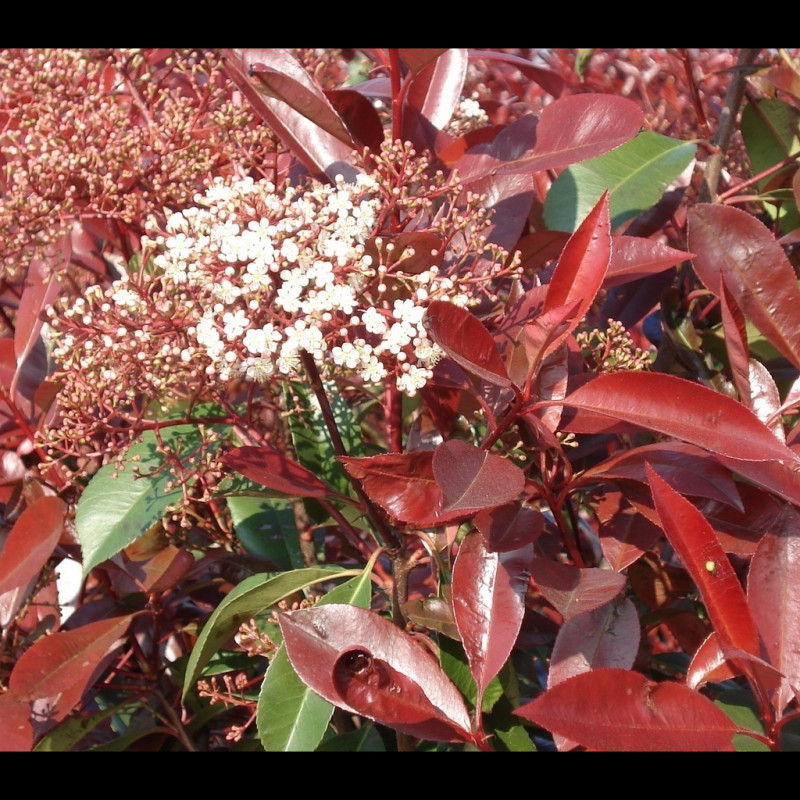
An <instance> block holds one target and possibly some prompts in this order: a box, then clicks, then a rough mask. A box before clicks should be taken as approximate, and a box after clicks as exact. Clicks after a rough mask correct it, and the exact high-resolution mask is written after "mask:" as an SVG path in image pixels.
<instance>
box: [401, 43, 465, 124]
mask: <svg viewBox="0 0 800 800" xmlns="http://www.w3.org/2000/svg"><path fill="white" fill-rule="evenodd" d="M406 54H407V51H401V57H403V58H404V59H405V55H406ZM467 61H468V59H467V50H466V49H464V48H460V47H452V48H449V49H448V50H445V51H444V52H442V53H441V54H439V55H438V56H437V57H436V58H435V59H434V60H433V61H430V62H428V63H426V64H425V65H424V66H422V67H421V68H419V69H418V70H415V73H414V75H413V77H412V78H411V81H410V83H409V86H408V90H407V93H406V99H407V101H408V103H409V104H410V105H411V106H413V107H414V108H416V109H417V110H418V111H419V112H420V114H421V115H422V116H423V117H425V119H427V120H428V121H429V122H430V123H431V124H432V125H433V126H434V127H435V128H438V129H439V130H443V129H444V128H445V127H446V126H447V123H448V122H450V120H451V118H452V116H453V111H454V110H455V108H456V106H457V105H458V102H459V100H460V99H461V91H462V89H463V88H464V79H465V78H466V76H467Z"/></svg>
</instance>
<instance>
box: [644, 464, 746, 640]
mask: <svg viewBox="0 0 800 800" xmlns="http://www.w3.org/2000/svg"><path fill="white" fill-rule="evenodd" d="M647 475H648V481H649V482H650V488H651V491H652V493H653V502H654V503H655V507H656V511H657V512H658V516H659V519H660V521H661V527H662V528H663V529H664V533H665V534H666V537H667V539H668V540H669V542H670V544H671V545H672V547H673V548H674V549H675V552H676V553H677V554H678V556H679V557H680V559H681V561H682V562H683V565H684V566H685V567H686V570H687V571H688V573H689V575H690V576H691V578H692V580H693V581H694V583H695V585H696V586H697V588H698V590H699V591H700V595H701V596H702V598H703V602H704V603H705V606H706V610H707V611H708V616H709V619H710V620H711V624H712V625H713V626H714V630H715V631H716V633H717V636H718V638H719V641H720V645H721V646H722V648H723V650H725V649H726V648H728V649H737V650H742V651H744V652H747V653H751V654H753V655H755V656H758V655H759V652H760V650H759V640H758V633H757V631H756V626H755V623H754V622H753V618H752V616H751V614H750V608H749V606H748V604H747V598H746V597H745V593H744V589H742V585H741V584H740V583H739V579H738V577H737V576H736V573H735V572H734V571H733V567H732V566H731V562H730V561H729V560H728V556H727V554H726V553H725V550H724V549H723V547H722V545H721V544H720V541H719V539H718V538H717V535H716V533H715V532H714V529H713V528H712V527H711V525H710V524H709V523H708V521H707V520H706V518H705V517H704V516H703V515H702V514H701V513H700V512H699V511H698V510H697V508H695V506H693V505H692V504H691V503H690V502H689V501H688V500H686V499H685V498H684V497H682V496H681V495H680V494H678V492H676V491H675V490H674V489H671V488H670V487H669V485H668V484H667V483H666V481H664V480H663V479H662V478H660V477H659V476H658V475H657V474H656V472H655V470H653V469H652V468H650V467H649V466H648V468H647Z"/></svg>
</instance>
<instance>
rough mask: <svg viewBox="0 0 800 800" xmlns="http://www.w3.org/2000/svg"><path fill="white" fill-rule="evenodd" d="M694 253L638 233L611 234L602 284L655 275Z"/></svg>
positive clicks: (606, 284)
mask: <svg viewBox="0 0 800 800" xmlns="http://www.w3.org/2000/svg"><path fill="white" fill-rule="evenodd" d="M693 256H694V253H686V252H684V251H683V250H676V249H675V248H673V247H668V246H667V245H665V244H663V243H662V242H659V241H656V240H655V239H645V238H643V237H641V236H612V237H611V261H610V262H609V264H608V272H607V273H606V277H605V281H604V283H603V285H604V286H606V287H611V286H617V285H618V284H620V283H627V282H628V281H633V280H637V279H639V278H644V277H646V276H648V275H655V274H657V273H659V272H664V270H667V269H670V268H671V267H674V266H675V265H676V264H680V263H681V262H682V261H686V260H688V259H690V258H692V257H693Z"/></svg>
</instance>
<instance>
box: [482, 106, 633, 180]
mask: <svg viewBox="0 0 800 800" xmlns="http://www.w3.org/2000/svg"><path fill="white" fill-rule="evenodd" d="M643 120H644V115H643V114H642V110H641V108H639V106H638V105H637V104H636V103H634V102H633V101H632V100H627V99H625V98H624V97H616V96H613V95H608V94H574V95H568V96H567V97H561V98H559V99H558V100H555V101H554V102H552V103H550V104H549V105H547V106H545V109H544V111H543V112H542V114H541V117H540V119H539V124H538V126H537V128H536V143H535V145H534V146H533V149H532V152H531V153H530V155H527V156H525V157H523V158H520V159H518V160H516V161H514V162H512V163H511V164H505V165H501V166H499V167H498V168H497V171H498V172H499V173H500V174H503V173H507V172H534V171H536V170H543V169H557V168H559V167H566V166H568V165H569V164H574V163H576V162H577V161H584V160H586V159H587V158H594V156H599V155H601V154H602V153H607V152H608V151H609V150H613V149H614V148H615V147H619V146H620V145H621V144H625V142H627V141H629V140H630V139H632V138H633V137H634V136H635V135H636V134H637V133H638V132H639V129H640V128H641V125H642V122H643Z"/></svg>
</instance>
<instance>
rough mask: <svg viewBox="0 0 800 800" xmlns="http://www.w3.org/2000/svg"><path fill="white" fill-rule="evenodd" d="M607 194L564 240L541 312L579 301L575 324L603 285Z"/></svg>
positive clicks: (608, 229)
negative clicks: (565, 241) (564, 243)
mask: <svg viewBox="0 0 800 800" xmlns="http://www.w3.org/2000/svg"><path fill="white" fill-rule="evenodd" d="M608 208H609V205H608V191H605V192H603V195H602V196H601V198H600V199H599V200H598V201H597V204H596V205H595V207H594V208H593V209H592V210H591V211H590V212H589V214H588V215H587V216H586V219H584V220H583V222H581V224H580V225H579V226H578V229H577V230H576V231H575V233H573V234H572V236H570V237H569V239H568V240H567V243H566V245H564V250H563V251H562V253H561V257H560V258H559V259H558V264H556V268H555V270H554V271H553V275H552V277H551V278H550V282H549V283H548V285H547V297H546V298H545V301H544V309H543V311H544V312H545V313H546V312H548V311H552V310H553V309H555V308H559V307H561V306H564V305H567V304H568V303H572V302H574V301H579V303H580V304H579V305H578V308H577V310H576V312H575V316H576V321H575V325H577V324H578V322H579V321H580V319H582V318H583V317H584V316H585V314H586V312H587V311H588V310H589V307H590V306H591V305H592V303H594V299H595V296H596V295H597V292H598V291H599V290H600V287H601V286H602V285H603V280H604V278H605V276H606V271H607V270H608V262H609V260H610V259H611V220H610V217H609V210H608Z"/></svg>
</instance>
